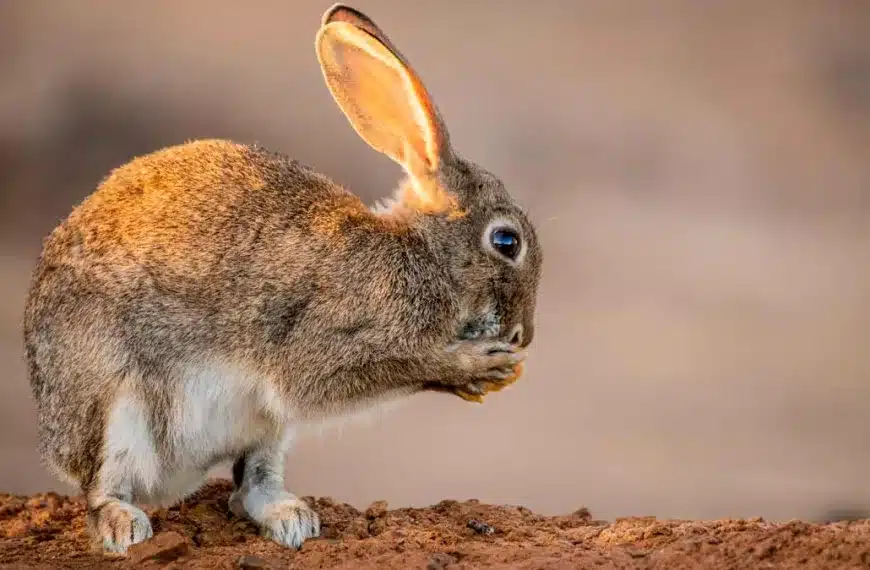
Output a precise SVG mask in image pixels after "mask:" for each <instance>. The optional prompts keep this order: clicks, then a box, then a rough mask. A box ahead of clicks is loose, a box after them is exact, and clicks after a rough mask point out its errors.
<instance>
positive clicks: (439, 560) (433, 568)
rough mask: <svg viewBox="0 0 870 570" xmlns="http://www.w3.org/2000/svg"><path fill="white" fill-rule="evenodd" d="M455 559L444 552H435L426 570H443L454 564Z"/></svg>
mask: <svg viewBox="0 0 870 570" xmlns="http://www.w3.org/2000/svg"><path fill="white" fill-rule="evenodd" d="M455 562H456V559H455V558H454V557H452V556H450V555H449V554H446V553H444V552H437V553H435V554H433V555H432V556H431V557H430V558H429V563H428V564H427V565H426V570H444V569H445V568H447V567H448V566H450V565H451V564H453V563H455Z"/></svg>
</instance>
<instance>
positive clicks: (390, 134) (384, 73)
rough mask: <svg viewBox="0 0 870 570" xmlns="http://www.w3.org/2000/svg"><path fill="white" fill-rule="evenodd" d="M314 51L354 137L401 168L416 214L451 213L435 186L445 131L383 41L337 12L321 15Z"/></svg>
mask: <svg viewBox="0 0 870 570" xmlns="http://www.w3.org/2000/svg"><path fill="white" fill-rule="evenodd" d="M316 48H317V56H318V59H319V61H320V66H321V69H322V70H323V76H324V79H325V80H326V85H327V86H328V87H329V90H330V92H331V93H332V96H333V97H334V98H335V101H336V103H337V104H338V106H339V108H341V110H342V112H344V114H345V116H347V118H348V120H349V121H350V124H351V125H352V126H353V128H354V130H356V132H357V133H358V134H359V135H360V137H362V138H363V140H365V141H366V142H367V143H368V144H369V145H370V146H371V147H372V148H374V149H375V150H377V151H379V152H382V153H384V154H386V155H387V156H389V157H390V158H391V159H393V160H394V161H396V162H397V163H399V164H400V165H401V166H402V167H403V168H404V169H405V171H406V172H407V173H408V175H409V176H410V178H411V183H412V189H413V191H414V192H415V193H416V194H417V196H416V199H417V202H418V203H419V206H420V207H421V208H424V209H426V210H428V211H441V210H445V209H449V208H450V207H451V206H452V205H453V199H452V197H451V196H449V195H448V194H447V193H446V192H445V191H444V190H442V189H441V188H440V186H439V185H438V184H437V183H436V179H437V173H438V169H439V167H440V165H441V163H442V161H444V159H445V158H446V157H447V156H448V154H449V143H448V136H447V130H446V129H445V128H444V125H443V123H442V122H441V120H440V117H439V116H438V111H437V109H436V108H435V105H434V104H433V102H432V99H431V97H430V96H429V93H428V92H427V91H426V89H425V87H424V86H423V84H422V82H421V81H420V78H419V77H418V76H417V74H416V73H415V72H414V71H413V70H412V69H411V67H410V66H409V65H408V64H407V62H406V61H405V60H404V58H403V57H402V55H401V54H400V53H399V52H398V51H397V50H396V49H395V47H394V46H393V45H392V44H391V43H390V41H389V39H387V37H386V35H384V33H383V32H382V31H381V30H380V29H378V28H377V26H375V24H374V23H373V22H372V21H371V20H370V19H368V18H367V17H366V16H364V15H363V14H361V13H360V12H357V11H356V10H353V9H351V8H347V7H344V6H340V5H337V6H334V7H333V8H331V9H330V10H328V11H327V12H326V14H325V15H324V24H323V26H322V27H321V28H320V31H319V32H318V34H317V39H316Z"/></svg>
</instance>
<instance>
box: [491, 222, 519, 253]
mask: <svg viewBox="0 0 870 570" xmlns="http://www.w3.org/2000/svg"><path fill="white" fill-rule="evenodd" d="M490 243H492V247H493V249H495V250H496V251H497V252H499V253H500V254H502V255H503V256H505V257H507V258H508V259H510V260H514V259H516V258H517V255H519V253H520V236H519V235H518V234H517V232H515V231H514V230H512V229H511V228H496V229H494V230H493V231H492V234H490Z"/></svg>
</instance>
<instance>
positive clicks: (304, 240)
mask: <svg viewBox="0 0 870 570" xmlns="http://www.w3.org/2000/svg"><path fill="white" fill-rule="evenodd" d="M315 48H316V54H317V57H318V61H319V64H320V67H321V70H322V74H323V77H324V80H325V83H326V85H327V88H328V90H329V92H330V93H331V95H332V96H333V98H334V100H335V101H336V103H337V105H338V106H339V108H340V109H341V111H342V112H343V113H344V114H345V116H346V118H347V119H348V121H349V122H350V124H351V126H352V127H353V129H354V130H355V131H356V132H357V133H358V135H359V136H360V137H361V138H362V139H363V140H365V141H366V142H367V143H368V144H369V145H370V146H371V147H372V148H374V149H375V150H377V151H379V152H381V153H383V154H385V155H386V156H388V157H389V158H390V159H392V160H393V161H395V162H396V163H398V164H399V165H401V167H402V168H403V170H404V174H405V175H406V176H405V177H404V179H403V181H402V182H401V183H400V184H399V185H398V187H397V188H396V189H395V190H394V191H393V193H392V195H391V198H389V199H387V200H386V201H384V202H382V203H378V204H375V205H372V206H369V205H365V204H364V203H363V202H362V201H361V200H360V198H358V197H357V196H355V195H354V194H352V193H351V192H350V191H348V190H347V189H345V188H344V187H342V186H340V185H339V184H337V183H335V182H333V181H331V180H330V179H329V178H328V177H326V176H325V175H323V174H320V173H318V172H315V171H314V170H312V169H311V168H309V167H307V166H304V165H302V164H300V163H299V162H296V161H294V160H291V159H290V158H288V157H286V156H284V155H282V154H277V153H274V152H271V151H269V150H266V149H265V148H262V147H260V146H259V145H244V144H239V143H236V142H232V141H227V140H196V141H189V142H186V143H184V144H179V145H177V146H170V147H166V148H162V149H160V150H156V151H154V152H152V153H151V154H147V155H144V156H139V157H136V158H134V159H132V160H131V161H130V162H128V163H127V164H125V165H123V166H121V167H119V168H116V169H114V170H113V171H112V172H110V173H109V175H108V176H107V177H106V178H105V179H104V180H103V181H102V182H101V183H100V184H99V185H98V187H97V189H96V190H95V191H94V192H93V193H92V194H91V195H90V196H88V197H86V198H85V199H84V200H83V201H82V202H81V203H79V204H77V205H76V206H75V207H74V208H73V210H72V212H71V213H70V214H69V216H68V217H67V218H66V219H65V220H63V221H62V222H60V224H59V225H58V226H57V227H56V228H55V229H54V230H53V231H52V233H51V234H50V235H49V236H48V237H47V238H46V239H45V241H44V243H43V249H42V252H41V254H40V256H39V258H38V261H37V265H36V268H35V269H34V272H33V276H32V280H31V284H30V288H29V292H28V297H27V302H26V308H25V313H24V341H25V352H26V355H25V356H26V361H27V365H28V375H29V381H30V385H31V388H32V392H33V395H34V399H35V402H36V406H37V416H38V419H37V423H38V437H39V444H38V449H39V453H40V455H41V457H42V458H43V462H44V463H45V465H46V466H47V468H49V469H51V470H52V471H53V472H55V473H56V474H57V475H58V476H59V477H62V478H64V479H65V480H67V481H69V482H70V483H72V484H74V485H76V486H78V488H80V490H81V492H82V493H83V495H84V497H85V498H86V501H87V506H88V511H87V512H88V515H87V516H88V522H89V528H90V531H91V533H92V536H93V538H94V540H95V542H96V543H97V545H98V546H99V547H101V548H102V549H103V550H104V551H107V552H118V553H126V552H127V550H128V548H129V547H130V546H131V545H132V544H136V543H138V542H141V541H144V540H146V539H147V538H149V537H151V536H152V535H153V530H152V527H151V524H150V521H149V519H148V516H147V515H146V514H145V512H144V511H143V510H142V509H141V508H140V506H137V505H171V504H172V503H175V502H177V501H179V500H181V499H183V498H184V497H186V496H189V495H190V494H191V493H194V492H195V491H196V490H197V489H198V488H199V487H200V486H201V485H202V484H203V483H204V482H205V480H206V477H207V472H208V471H209V469H210V468H212V467H213V466H216V465H219V464H231V465H232V480H233V488H234V490H233V491H232V493H231V495H230V497H229V502H228V504H229V509H230V511H231V512H232V513H233V514H235V515H237V516H239V517H246V518H248V519H250V520H252V521H253V522H254V523H256V525H257V526H258V528H259V529H260V531H261V533H262V534H263V535H264V536H267V537H269V538H271V539H272V540H274V541H276V542H278V543H280V544H282V545H286V546H287V547H291V548H299V547H301V545H302V544H303V542H304V541H305V540H307V539H310V538H315V537H317V536H319V534H320V522H319V518H318V515H317V514H316V513H315V512H314V511H313V510H312V509H311V508H310V506H309V505H308V504H306V503H305V502H304V501H302V500H300V499H298V498H297V497H296V496H295V495H293V494H291V493H290V492H288V491H287V490H286V489H285V487H284V463H285V459H284V456H285V452H286V451H287V450H288V448H289V446H290V444H291V443H292V441H293V438H294V434H295V433H296V432H297V431H298V428H299V427H300V426H302V425H304V424H306V423H309V422H315V423H316V422H321V421H324V420H326V419H330V418H338V417H344V416H346V415H348V414H352V413H355V412H357V411H362V410H365V409H369V408H371V407H373V406H377V405H380V404H384V403H388V402H392V401H396V400H398V399H401V398H405V397H408V396H411V395H413V394H419V393H426V392H430V393H431V392H438V391H441V392H452V393H453V394H455V395H458V396H460V397H463V398H465V399H469V400H476V401H480V400H481V398H482V397H483V395H484V394H486V393H487V392H490V391H494V390H498V389H501V388H502V387H504V386H505V385H507V384H509V383H511V382H513V381H515V380H516V379H517V378H518V377H519V375H520V374H522V366H523V363H524V362H525V358H526V355H527V351H528V347H529V345H530V343H531V342H532V338H533V335H534V316H535V304H536V298H537V290H538V282H539V279H540V274H541V265H542V252H541V248H540V246H539V244H538V240H537V237H536V233H535V228H534V226H533V225H532V223H531V222H530V221H529V219H528V216H527V214H526V213H525V210H523V209H522V208H521V207H520V206H519V205H517V204H516V203H515V202H514V200H513V199H512V198H511V196H510V195H509V194H508V192H507V191H506V189H505V187H504V184H503V183H502V182H501V181H500V180H499V178H497V177H496V176H495V175H493V174H491V173H490V172H488V171H487V170H485V169H484V168H482V167H480V166H478V165H476V164H475V163H473V162H471V161H469V160H467V159H465V158H463V157H461V156H460V155H459V154H457V153H456V152H455V151H454V149H453V148H452V146H451V145H450V141H449V137H448V132H447V129H446V127H445V123H444V121H443V119H442V116H441V115H440V113H439V111H438V110H437V109H436V107H435V105H434V104H433V101H432V99H431V97H430V95H429V93H428V91H427V90H426V89H425V87H424V86H423V83H422V82H421V80H420V77H419V75H418V74H417V73H416V72H415V71H414V70H413V69H412V67H411V66H410V65H409V63H408V61H407V60H406V59H405V57H404V56H402V55H401V53H400V52H399V51H398V50H397V49H396V47H395V46H394V45H393V44H392V43H391V42H390V40H389V39H388V38H387V36H386V35H385V34H384V33H383V32H382V31H381V30H380V29H379V28H378V27H377V26H376V25H375V23H374V22H373V21H372V20H371V19H369V18H368V17H367V16H366V15H364V14H362V13H361V12H359V11H357V10H355V9H353V8H350V7H348V6H345V5H342V4H336V5H334V6H332V7H331V8H329V9H328V10H327V11H326V12H325V13H324V15H323V18H322V21H321V26H320V28H319V30H318V32H317V34H316V40H315Z"/></svg>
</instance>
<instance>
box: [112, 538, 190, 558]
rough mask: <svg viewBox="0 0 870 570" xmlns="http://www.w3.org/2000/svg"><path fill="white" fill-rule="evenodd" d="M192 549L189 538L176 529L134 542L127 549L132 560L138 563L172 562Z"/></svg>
mask: <svg viewBox="0 0 870 570" xmlns="http://www.w3.org/2000/svg"><path fill="white" fill-rule="evenodd" d="M189 549H190V545H189V544H188V543H187V540H185V538H184V537H183V536H181V535H180V534H178V533H177V532H174V531H169V532H162V533H160V534H158V535H156V536H155V537H153V538H150V539H148V540H146V541H145V542H140V543H139V544H134V545H133V546H131V547H130V548H129V549H128V550H127V555H128V556H129V557H130V562H132V563H133V564H138V563H140V562H144V561H146V560H158V561H160V562H170V561H172V560H175V559H176V558H179V557H181V556H184V555H185V554H187V552H188V550H189Z"/></svg>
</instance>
